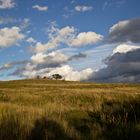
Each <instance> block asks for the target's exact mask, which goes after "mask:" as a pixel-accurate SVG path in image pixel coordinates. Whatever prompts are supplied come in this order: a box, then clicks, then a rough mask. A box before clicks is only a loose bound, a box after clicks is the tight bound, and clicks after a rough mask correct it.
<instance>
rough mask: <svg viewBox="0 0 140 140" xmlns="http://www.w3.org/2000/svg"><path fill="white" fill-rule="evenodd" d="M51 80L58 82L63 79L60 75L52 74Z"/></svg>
mask: <svg viewBox="0 0 140 140" xmlns="http://www.w3.org/2000/svg"><path fill="white" fill-rule="evenodd" d="M52 78H53V79H55V80H60V79H62V78H63V77H62V76H61V75H60V74H53V75H52Z"/></svg>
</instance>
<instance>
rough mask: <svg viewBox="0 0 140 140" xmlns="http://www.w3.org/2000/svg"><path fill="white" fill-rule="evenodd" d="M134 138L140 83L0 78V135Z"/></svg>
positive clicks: (139, 128)
mask: <svg viewBox="0 0 140 140" xmlns="http://www.w3.org/2000/svg"><path fill="white" fill-rule="evenodd" d="M112 139H113V140H118V139H122V140H124V139H130V140H131V139H140V85H139V84H96V83H80V82H66V81H52V80H19V81H9V82H0V140H112Z"/></svg>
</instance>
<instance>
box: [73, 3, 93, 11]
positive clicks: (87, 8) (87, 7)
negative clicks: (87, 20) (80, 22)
mask: <svg viewBox="0 0 140 140" xmlns="http://www.w3.org/2000/svg"><path fill="white" fill-rule="evenodd" d="M92 9H93V7H92V6H85V5H77V6H76V7H75V11H77V12H86V11H91V10H92Z"/></svg>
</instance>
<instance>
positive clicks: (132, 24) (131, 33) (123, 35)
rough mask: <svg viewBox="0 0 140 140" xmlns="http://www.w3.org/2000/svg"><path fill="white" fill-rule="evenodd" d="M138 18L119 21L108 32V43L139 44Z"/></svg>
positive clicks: (139, 21)
mask: <svg viewBox="0 0 140 140" xmlns="http://www.w3.org/2000/svg"><path fill="white" fill-rule="evenodd" d="M139 25H140V18H135V19H131V20H124V21H120V22H118V23H117V24H115V25H113V26H112V27H111V28H110V30H109V38H108V42H109V43H122V42H132V43H140V26H139Z"/></svg>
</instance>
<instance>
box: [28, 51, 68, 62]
mask: <svg viewBox="0 0 140 140" xmlns="http://www.w3.org/2000/svg"><path fill="white" fill-rule="evenodd" d="M68 58H69V57H68V56H66V55H64V54H63V53H61V52H60V51H53V52H51V53H49V54H43V53H37V54H35V55H33V56H32V57H31V61H32V62H33V63H34V64H39V63H45V64H46V63H47V64H54V63H55V64H56V63H57V64H61V63H64V62H67V61H68Z"/></svg>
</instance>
